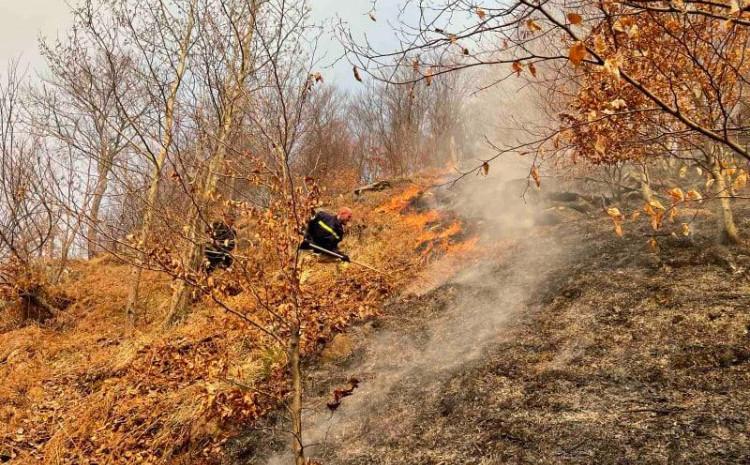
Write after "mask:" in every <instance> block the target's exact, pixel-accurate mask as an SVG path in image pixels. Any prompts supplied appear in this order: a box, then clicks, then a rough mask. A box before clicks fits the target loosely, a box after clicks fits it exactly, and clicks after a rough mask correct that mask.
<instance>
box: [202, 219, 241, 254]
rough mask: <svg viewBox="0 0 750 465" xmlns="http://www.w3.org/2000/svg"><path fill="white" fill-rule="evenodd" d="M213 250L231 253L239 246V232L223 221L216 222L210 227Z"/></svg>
mask: <svg viewBox="0 0 750 465" xmlns="http://www.w3.org/2000/svg"><path fill="white" fill-rule="evenodd" d="M207 232H208V235H209V237H210V238H211V248H212V249H214V250H217V251H221V252H231V251H232V250H234V247H235V246H236V245H237V231H235V230H234V228H233V227H231V226H229V225H227V224H226V223H224V222H223V221H215V222H213V223H212V224H211V226H209V227H208V231H207Z"/></svg>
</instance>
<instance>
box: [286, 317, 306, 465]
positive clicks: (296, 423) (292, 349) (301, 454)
mask: <svg viewBox="0 0 750 465" xmlns="http://www.w3.org/2000/svg"><path fill="white" fill-rule="evenodd" d="M299 345H300V330H299V327H295V328H293V330H292V335H291V338H290V341H289V370H290V371H291V374H292V402H291V405H290V406H289V413H290V415H291V417H292V453H293V454H294V464H295V465H305V446H304V444H303V443H302V370H301V367H300V347H299Z"/></svg>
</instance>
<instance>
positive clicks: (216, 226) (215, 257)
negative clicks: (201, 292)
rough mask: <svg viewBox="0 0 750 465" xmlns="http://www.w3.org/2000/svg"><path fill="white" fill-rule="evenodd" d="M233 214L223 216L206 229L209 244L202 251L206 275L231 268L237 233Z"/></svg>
mask: <svg viewBox="0 0 750 465" xmlns="http://www.w3.org/2000/svg"><path fill="white" fill-rule="evenodd" d="M234 220H235V217H234V215H233V214H226V215H224V217H223V219H222V220H220V221H214V222H213V223H211V224H210V225H209V226H208V228H207V229H206V233H207V234H208V237H209V239H210V242H209V243H208V244H207V245H206V247H205V249H204V255H205V257H206V261H205V269H206V273H209V274H210V273H212V272H213V271H214V270H216V268H221V269H227V268H230V267H231V266H232V263H233V262H234V259H233V258H232V250H234V248H235V246H236V245H237V231H236V230H235V229H234Z"/></svg>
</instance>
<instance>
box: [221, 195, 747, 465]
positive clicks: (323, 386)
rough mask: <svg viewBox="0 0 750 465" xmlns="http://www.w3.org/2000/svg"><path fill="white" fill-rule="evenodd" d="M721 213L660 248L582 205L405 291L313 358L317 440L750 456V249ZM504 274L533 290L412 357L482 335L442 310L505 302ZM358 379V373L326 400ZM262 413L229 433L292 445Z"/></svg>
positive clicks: (354, 456)
mask: <svg viewBox="0 0 750 465" xmlns="http://www.w3.org/2000/svg"><path fill="white" fill-rule="evenodd" d="M737 213H738V215H737V216H738V217H739V218H747V217H748V216H747V213H748V211H747V210H746V209H745V210H742V209H741V210H740V211H738V212H737ZM713 221H714V220H713V219H710V218H707V219H705V220H704V221H703V223H702V224H701V225H700V227H696V230H697V231H698V233H696V235H695V237H693V238H690V239H684V238H683V239H678V238H675V237H665V238H659V245H660V250H659V251H658V252H656V253H655V252H653V251H651V250H649V249H648V247H646V245H645V242H646V238H644V234H647V233H648V231H647V230H646V229H633V230H631V231H627V234H626V236H625V237H624V238H617V237H616V236H615V235H614V234H613V233H612V229H611V223H609V222H607V220H606V217H605V218H604V219H603V218H602V215H601V214H599V213H597V214H595V215H589V216H585V215H581V214H578V213H575V212H569V213H566V214H563V215H562V216H561V217H560V221H552V223H557V224H555V225H553V226H548V225H545V226H542V227H540V228H538V230H536V231H534V232H533V233H532V234H529V235H528V236H527V237H526V239H525V240H524V242H523V243H522V244H520V245H516V246H514V247H512V248H511V249H510V250H509V251H507V253H506V254H504V255H503V256H502V257H498V258H497V259H494V260H492V261H491V263H490V264H489V265H488V264H487V263H485V264H484V265H475V266H483V268H482V269H481V272H480V273H478V276H479V277H476V276H474V277H471V278H470V279H461V278H457V279H455V280H454V281H453V282H450V283H448V284H446V285H443V286H441V287H439V288H437V289H435V290H432V291H430V292H428V293H427V294H425V295H421V296H416V295H405V296H403V297H401V298H400V299H398V300H396V301H394V302H392V303H391V304H390V305H389V306H388V307H387V308H385V309H384V316H383V317H382V318H379V319H377V320H372V321H367V322H362V323H361V324H359V325H357V326H356V327H354V328H353V329H351V330H350V331H349V333H348V334H347V335H346V336H345V342H346V343H343V344H341V345H343V346H344V348H343V349H342V350H341V351H340V353H337V354H335V355H334V356H332V357H331V359H330V360H328V361H324V362H316V363H315V364H314V365H311V366H309V367H308V369H307V376H308V377H307V388H306V392H307V393H308V399H307V405H308V408H309V409H310V410H311V411H312V413H311V414H310V415H312V416H311V417H310V420H309V421H308V424H307V426H309V427H311V428H314V429H318V430H321V429H322V428H328V427H327V426H326V424H327V423H330V424H331V427H330V428H328V429H326V431H325V435H324V436H322V437H317V438H316V439H315V443H316V445H314V446H311V447H310V448H309V449H308V453H309V454H310V455H312V456H313V457H314V459H315V460H318V461H319V462H320V463H323V464H347V465H358V464H362V465H364V464H415V465H416V464H420V465H425V464H436V465H437V464H501V463H502V464H505V463H507V464H559V463H575V464H618V465H624V464H750V335H749V333H750V312H748V304H750V249H748V248H747V246H745V245H740V246H732V247H725V246H720V245H717V244H716V243H715V242H714V239H713V238H712V225H713ZM545 223H547V222H545ZM696 224H697V223H696ZM740 225H741V226H743V229H744V230H747V225H743V224H742V222H741V221H740ZM553 250H556V251H561V250H562V251H563V252H552V251H553ZM545 251H549V253H546V252H545ZM551 255H554V256H551ZM519 270H527V272H526V273H524V272H519ZM469 276H470V274H469ZM532 277H533V278H532ZM508 283H512V284H513V283H514V285H517V286H515V287H514V289H518V288H523V291H524V292H522V294H523V295H524V297H523V299H521V300H520V301H517V302H515V303H516V304H517V305H514V306H513V308H512V309H509V310H508V311H507V312H505V313H506V314H505V315H504V317H503V318H502V319H500V320H496V321H492V322H491V324H490V326H491V329H492V331H493V333H494V336H493V337H485V336H481V337H479V340H478V342H477V343H476V347H473V348H475V349H477V350H478V352H477V353H476V354H467V353H466V351H462V352H459V353H458V355H457V354H456V353H454V352H452V351H451V350H450V349H451V348H450V347H445V348H444V350H445V353H446V358H445V359H444V360H442V361H441V359H440V357H439V356H438V357H429V358H425V359H423V360H422V362H420V363H414V362H413V359H414V358H415V357H416V358H419V355H418V354H415V353H412V352H420V351H422V350H424V351H425V353H426V352H431V353H433V354H438V355H439V354H440V344H441V343H446V344H452V343H455V342H456V341H459V340H461V339H460V338H463V340H466V339H467V338H468V340H471V337H472V333H474V332H476V331H477V330H478V329H479V328H478V327H470V328H468V331H467V332H464V333H461V334H454V335H453V336H452V337H454V339H451V338H450V337H448V338H443V339H441V338H439V337H437V338H436V326H435V324H434V322H435V321H440V320H441V319H442V320H444V321H446V322H448V325H447V326H448V327H450V326H451V322H454V323H455V322H456V321H461V320H460V314H455V315H453V316H451V312H455V309H456V307H461V306H462V302H465V301H466V299H467V298H469V301H470V302H471V305H470V308H482V307H483V306H486V305H488V304H493V302H494V303H498V299H500V300H502V298H503V296H504V295H506V291H505V290H504V289H505V287H507V286H508ZM504 286H505V287H504ZM498 288H499V289H501V292H500V293H499V294H498V293H497V292H495V291H496V290H497V289H498ZM508 289H510V288H508ZM498 295H499V296H500V297H498ZM461 311H463V312H465V311H467V309H466V306H465V305H464V307H463V308H462V309H461ZM482 311H485V310H482ZM474 316H475V315H474ZM474 316H472V315H469V316H468V317H467V319H469V320H470V319H472V318H474ZM452 318H458V319H453V320H452ZM439 328H440V327H438V329H439ZM443 329H445V327H443ZM404 341H406V342H404ZM441 341H442V342H441ZM462 344H463V343H462ZM436 346H437V347H436ZM470 346H471V344H468V346H466V347H470ZM373 347H375V348H373ZM377 347H381V348H382V347H386V348H387V347H391V349H392V350H391V352H390V355H389V357H386V358H390V360H383V358H384V357H383V355H384V353H385V354H387V352H382V349H378V348H377ZM466 347H464V348H466ZM456 359H457V360H459V361H460V363H455V360H456ZM391 365H393V366H396V367H398V366H401V367H402V368H403V367H405V368H404V369H402V370H401V371H397V372H396V371H393V369H391V370H390V371H389V370H388V367H389V366H391ZM391 368H393V367H392V366H391ZM394 373H397V375H396V376H394ZM351 377H357V378H358V379H359V380H360V382H361V387H360V388H359V389H357V390H355V391H354V393H353V395H352V396H350V397H346V398H344V399H343V401H342V404H341V406H340V407H339V409H338V410H337V411H336V412H333V413H330V412H328V411H327V409H326V406H325V403H326V402H327V401H330V399H331V391H332V390H333V389H334V388H336V387H342V386H346V385H347V384H346V383H347V380H348V379H349V378H351ZM379 377H389V378H390V379H391V381H389V382H387V383H382V382H379V381H378V378H379ZM368 386H377V387H376V388H372V389H370V390H369V391H368ZM338 418H341V419H342V421H341V422H340V424H339V426H336V420H337V419H338ZM266 426H267V427H268V429H259V430H256V431H250V432H248V434H247V435H245V436H243V437H241V438H237V439H236V440H235V441H233V442H232V443H230V447H229V450H230V451H231V452H232V453H233V456H234V458H235V461H236V463H245V464H255V463H258V464H261V463H267V461H268V457H269V456H270V455H273V453H274V451H282V450H284V448H285V447H286V445H287V441H288V437H287V436H286V435H285V434H284V433H282V432H280V430H281V429H283V428H281V427H280V426H279V425H278V424H277V425H276V427H274V426H273V424H269V425H266Z"/></svg>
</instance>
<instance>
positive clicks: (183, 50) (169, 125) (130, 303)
mask: <svg viewBox="0 0 750 465" xmlns="http://www.w3.org/2000/svg"><path fill="white" fill-rule="evenodd" d="M195 4H196V1H195V0H193V2H192V4H191V11H190V18H189V20H188V24H187V27H186V30H185V35H184V36H183V38H182V42H181V43H180V56H179V59H178V65H177V72H176V75H175V80H174V82H173V83H172V87H171V89H170V92H169V95H168V97H167V100H166V102H165V111H164V135H163V136H162V140H161V149H160V150H159V154H158V155H157V157H156V160H154V169H153V172H152V174H151V185H150V186H149V190H148V197H147V199H146V205H145V210H144V213H143V222H142V224H141V228H140V231H139V233H138V241H137V245H136V246H137V247H138V248H139V249H140V252H143V257H142V258H141V257H137V258H136V263H135V264H134V265H133V270H132V272H131V287H130V293H129V294H128V300H127V303H126V306H125V312H126V313H127V315H128V317H130V318H132V317H134V316H135V308H136V305H137V303H138V299H139V295H138V294H139V287H140V284H141V270H142V267H143V264H144V263H145V261H146V257H147V254H148V242H149V238H150V235H151V228H152V225H153V222H154V208H155V207H156V200H157V198H158V195H159V186H160V184H161V172H162V168H163V167H164V163H165V162H166V160H167V155H168V153H169V147H170V146H171V145H172V141H173V137H174V128H173V125H174V117H175V106H176V103H177V93H178V91H179V90H180V85H181V83H182V78H183V76H184V75H185V69H186V68H187V60H188V50H189V48H190V43H191V37H192V35H193V26H194V25H195V15H194V14H193V13H194V10H195Z"/></svg>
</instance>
